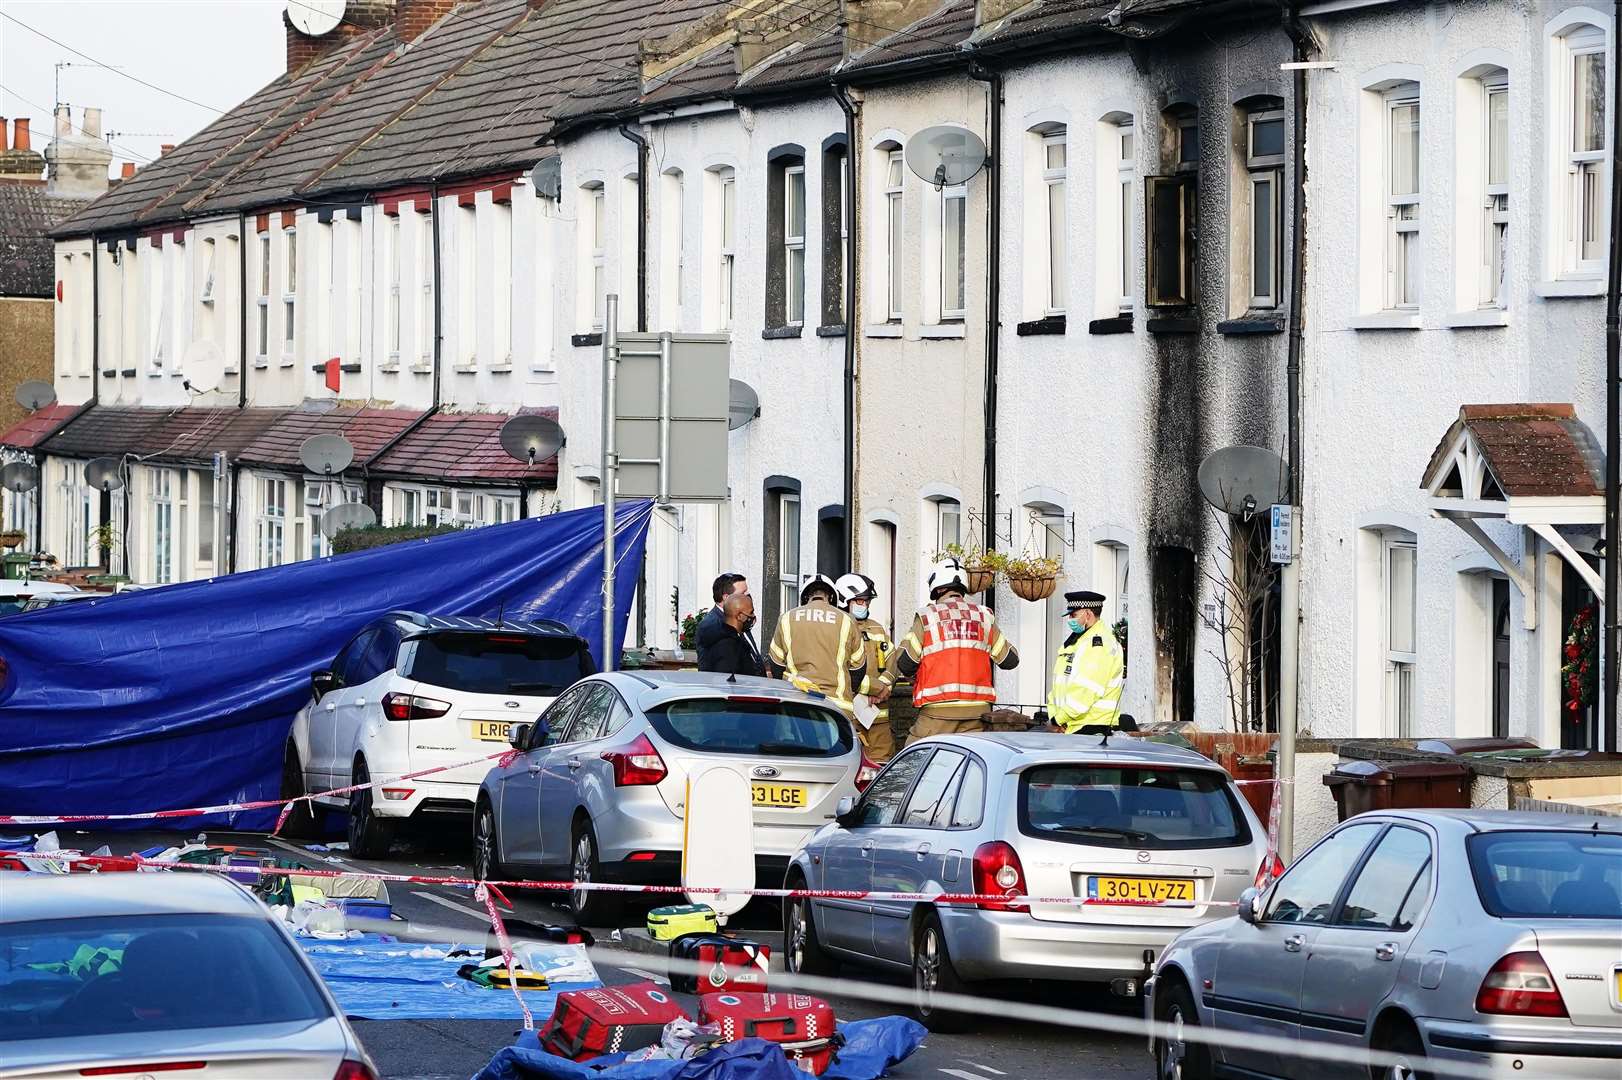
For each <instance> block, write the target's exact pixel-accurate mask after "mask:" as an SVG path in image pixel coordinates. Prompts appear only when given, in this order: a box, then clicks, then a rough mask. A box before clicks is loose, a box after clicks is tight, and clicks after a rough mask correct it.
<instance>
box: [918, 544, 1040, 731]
mask: <svg viewBox="0 0 1622 1080" xmlns="http://www.w3.org/2000/svg"><path fill="white" fill-rule="evenodd" d="M928 586H929V606H928V607H926V608H924V610H922V611H920V612H919V613H918V617H917V618H916V619H914V620H913V623H912V630H911V631H910V632H909V633H908V634H907V636H906V637H904V638H902V639H901V641H900V642H899V643H898V645H897V647H896V653H895V664H896V669H897V670H898V671H899V672H900V673H901V674H902V675H908V676H911V677H912V703H913V704H914V705H916V706H918V719H917V721H916V722H915V723H914V724H913V726H912V734H911V735H910V736H908V738H907V744H908V745H909V746H910V745H911V744H912V743H914V742H916V741H918V740H919V739H922V738H926V737H928V736H930V735H954V734H957V733H958V732H963V731H984V730H986V718H987V717H988V716H990V715H991V703H992V702H994V701H996V700H997V689H996V687H995V686H993V685H992V665H996V666H997V667H999V668H1002V669H1003V670H1004V671H1008V670H1011V669H1013V668H1015V667H1018V666H1019V653H1017V652H1015V651H1014V647H1013V646H1012V645H1011V644H1009V642H1008V639H1007V638H1005V637H1003V634H1002V631H1001V630H999V629H998V628H997V617H996V615H994V614H992V612H991V609H990V608H988V607H985V606H983V605H981V604H976V603H974V602H973V601H971V600H969V599H968V592H969V587H968V583H967V579H966V577H965V575H964V572H963V564H962V563H960V562H958V561H957V560H956V559H945V560H943V561H941V562H938V563H936V564H935V565H934V566H933V567H931V568H930V571H929V580H928Z"/></svg>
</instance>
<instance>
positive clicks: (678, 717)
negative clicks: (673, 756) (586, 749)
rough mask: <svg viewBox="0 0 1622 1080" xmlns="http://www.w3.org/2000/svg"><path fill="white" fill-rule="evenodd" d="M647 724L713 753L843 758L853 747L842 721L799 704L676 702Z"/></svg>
mask: <svg viewBox="0 0 1622 1080" xmlns="http://www.w3.org/2000/svg"><path fill="white" fill-rule="evenodd" d="M648 719H649V720H650V721H652V723H653V729H654V730H655V731H657V732H658V733H659V734H660V736H662V737H663V738H665V739H667V740H669V741H670V742H672V743H674V744H675V745H677V746H680V747H683V748H685V749H688V750H702V751H706V752H709V753H717V754H767V755H772V754H776V755H787V756H792V757H839V756H841V755H843V754H847V753H849V752H850V749H851V746H852V745H853V744H852V742H851V731H850V724H849V723H848V722H846V720H845V718H844V717H843V716H841V715H840V714H839V713H836V712H833V711H832V710H829V709H822V708H818V707H817V706H815V705H810V704H806V703H804V702H798V701H769V702H767V701H758V702H756V701H738V700H735V699H733V700H728V699H724V698H700V699H695V700H691V701H672V702H670V703H669V704H666V705H661V706H659V707H658V708H656V709H653V710H652V711H650V712H649V713H648Z"/></svg>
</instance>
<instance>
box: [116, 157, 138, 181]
mask: <svg viewBox="0 0 1622 1080" xmlns="http://www.w3.org/2000/svg"><path fill="white" fill-rule="evenodd" d="M134 175H135V162H133V161H126V162H124V164H123V165H122V166H120V167H119V170H118V178H119V179H120V180H128V179H129V178H130V177H132V176H134Z"/></svg>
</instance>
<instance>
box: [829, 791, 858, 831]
mask: <svg viewBox="0 0 1622 1080" xmlns="http://www.w3.org/2000/svg"><path fill="white" fill-rule="evenodd" d="M834 824H836V825H838V826H839V827H840V828H841V829H848V828H850V827H851V826H852V825H854V824H856V796H854V795H846V796H845V797H844V798H842V799H840V800H839V805H838V806H836V807H835V808H834Z"/></svg>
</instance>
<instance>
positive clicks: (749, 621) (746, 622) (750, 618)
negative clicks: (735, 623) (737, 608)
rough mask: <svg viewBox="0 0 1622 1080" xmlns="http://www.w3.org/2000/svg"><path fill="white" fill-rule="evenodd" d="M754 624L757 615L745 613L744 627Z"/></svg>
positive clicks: (747, 627)
mask: <svg viewBox="0 0 1622 1080" xmlns="http://www.w3.org/2000/svg"><path fill="white" fill-rule="evenodd" d="M753 625H755V617H754V616H753V615H745V616H744V617H743V628H744V629H745V630H747V629H749V628H750V627H751V626H753Z"/></svg>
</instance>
